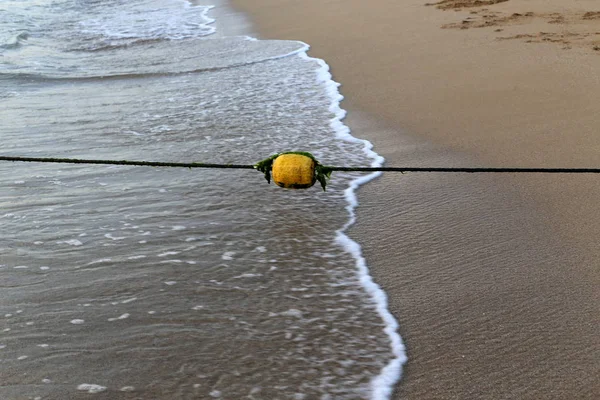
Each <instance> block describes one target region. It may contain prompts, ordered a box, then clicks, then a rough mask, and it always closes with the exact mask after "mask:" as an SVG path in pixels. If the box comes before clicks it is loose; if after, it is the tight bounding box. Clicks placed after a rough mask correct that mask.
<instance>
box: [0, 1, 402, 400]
mask: <svg viewBox="0 0 600 400" xmlns="http://www.w3.org/2000/svg"><path fill="white" fill-rule="evenodd" d="M212 4H216V2H212ZM220 7H222V5H220ZM220 9H222V8H220ZM212 14H213V13H212V10H211V7H210V5H209V4H208V3H207V4H206V5H198V4H195V5H192V4H190V3H188V2H185V1H181V0H133V1H132V0H127V1H125V0H101V1H100V0H87V1H86V0H35V1H33V0H6V1H3V2H2V3H1V4H0V121H1V124H0V140H1V143H2V145H1V151H0V154H1V155H5V156H6V155H11V156H35V157H73V158H95V159H132V160H153V161H174V162H210V163H239V164H253V163H255V162H257V161H260V160H261V159H264V158H266V157H268V156H270V155H271V154H274V153H277V152H281V151H291V150H304V151H311V152H312V153H313V154H314V155H315V156H316V157H317V158H318V159H319V160H320V161H321V162H323V163H324V164H329V165H343V166H350V165H351V166H369V165H379V164H380V163H381V162H382V160H381V158H380V157H378V156H377V155H376V154H375V153H373V152H371V151H370V145H369V144H368V143H367V142H363V141H360V140H357V139H354V138H353V137H352V136H350V134H349V132H348V129H347V128H346V127H345V126H344V125H343V124H342V123H341V119H342V118H343V116H344V112H343V111H342V110H341V109H340V108H339V101H340V100H341V96H340V95H339V93H338V90H337V88H338V85H337V84H336V83H334V82H333V81H332V80H331V76H330V75H329V72H328V68H327V65H326V64H325V63H324V62H323V61H321V60H316V59H312V58H310V57H308V56H307V54H306V51H307V50H308V46H307V45H306V44H304V43H300V42H293V41H274V40H255V39H252V38H250V37H246V36H227V35H225V34H223V33H222V32H221V33H220V32H219V29H218V28H217V27H218V26H219V21H215V17H214V16H213V15H212ZM226 28H227V27H226ZM228 29H229V30H232V31H234V30H235V27H228V28H227V29H224V30H228ZM372 177H373V175H368V176H365V175H364V174H362V175H361V174H356V173H335V174H334V176H333V179H332V180H331V182H330V183H329V185H328V187H327V192H322V191H321V190H320V188H317V187H313V188H311V189H309V190H305V191H290V190H283V189H280V188H277V187H276V186H274V185H272V184H271V185H268V184H267V182H266V181H265V179H264V177H263V176H261V174H260V173H258V172H257V171H252V170H218V169H207V170H199V169H194V170H188V169H175V168H149V167H123V166H103V165H61V164H40V163H27V164H25V163H7V162H3V163H1V164H0V226H1V229H0V398H1V399H6V400H12V399H80V398H81V399H84V398H89V396H90V395H93V396H94V398H98V399H196V398H200V399H212V398H222V399H358V398H364V399H371V398H372V399H385V398H388V397H389V396H390V393H391V390H392V387H393V385H394V384H395V382H396V381H397V379H398V378H399V375H400V369H401V364H402V362H403V361H404V353H403V349H402V344H401V342H400V337H399V336H398V334H397V333H396V322H395V320H394V319H393V317H392V316H391V315H390V314H389V312H388V311H387V310H386V299H385V294H384V293H383V292H382V291H381V290H380V289H379V288H378V286H377V285H376V284H374V283H373V282H372V280H371V278H370V276H369V275H368V269H367V267H366V265H365V261H364V260H363V259H362V257H361V255H360V247H359V245H358V244H357V243H355V242H354V241H352V240H351V239H350V238H348V237H347V236H346V235H345V234H344V230H345V229H346V228H347V227H348V226H349V225H350V224H351V223H353V219H354V217H353V208H354V207H355V206H356V198H355V196H354V189H355V188H356V187H357V186H358V185H359V184H360V183H362V182H365V181H367V180H369V179H371V178H372Z"/></svg>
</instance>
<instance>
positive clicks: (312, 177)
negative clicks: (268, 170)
mask: <svg viewBox="0 0 600 400" xmlns="http://www.w3.org/2000/svg"><path fill="white" fill-rule="evenodd" d="M315 167H316V164H315V161H314V160H313V159H312V158H310V157H307V156H304V155H301V154H281V155H280V156H278V157H277V158H276V159H275V161H274V162H273V181H274V182H275V184H277V186H281V187H283V188H288V189H306V188H309V187H311V186H312V185H314V184H315V182H316V180H317V175H316V174H315Z"/></svg>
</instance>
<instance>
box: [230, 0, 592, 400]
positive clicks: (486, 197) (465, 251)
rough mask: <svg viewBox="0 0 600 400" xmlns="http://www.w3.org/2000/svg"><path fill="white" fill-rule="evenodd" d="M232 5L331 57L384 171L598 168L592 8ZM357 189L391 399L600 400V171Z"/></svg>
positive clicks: (356, 231) (267, 33) (265, 1)
mask: <svg viewBox="0 0 600 400" xmlns="http://www.w3.org/2000/svg"><path fill="white" fill-rule="evenodd" d="M233 3H234V5H235V6H236V7H238V8H239V9H240V10H242V11H245V12H247V13H248V14H249V15H250V17H251V19H252V20H253V22H254V23H255V24H256V27H257V29H258V31H259V33H260V34H261V35H262V37H264V38H275V39H295V40H302V41H305V42H307V43H309V44H310V45H311V52H310V54H311V55H312V56H315V57H319V58H323V59H325V60H326V61H327V63H328V64H329V65H330V66H331V68H332V73H333V75H334V79H335V80H337V81H339V82H341V83H342V85H343V86H342V88H341V91H342V94H343V95H344V96H345V97H346V100H345V101H344V104H343V107H344V108H346V109H347V110H349V116H348V118H347V120H346V123H347V124H348V125H349V126H350V128H351V129H352V130H353V133H354V135H355V136H358V137H361V138H366V139H369V140H371V141H372V142H373V144H374V145H375V150H376V151H377V152H378V153H380V154H382V155H383V156H384V157H385V158H386V160H387V164H388V165H393V166H405V165H414V166H424V165H436V166H443V165H453V166H457V165H468V166H475V165H477V166H479V165H487V166H545V167H600V2H598V1H591V0H587V1H586V0H581V1H576V0H528V1H524V0H523V1H519V0H508V1H506V0H504V1H502V0H490V1H485V0H444V1H442V2H440V3H439V4H437V5H429V6H426V5H425V4H426V2H425V1H423V0H403V1H398V0H370V1H364V0H295V1H292V0H252V1H250V0H234V1H233ZM334 179H335V177H334ZM359 197H360V198H359V200H360V203H361V206H360V207H359V209H358V224H357V225H356V226H355V227H354V228H353V229H352V231H351V232H350V233H351V236H353V237H354V238H356V239H357V240H358V241H359V243H361V245H362V246H363V251H364V254H365V256H366V259H367V262H368V264H369V265H370V267H371V270H372V274H373V276H374V278H375V280H376V281H377V282H378V283H379V284H380V285H381V286H382V287H383V288H384V289H385V290H386V292H387V293H388V295H389V301H390V309H391V311H392V312H393V314H394V315H395V316H396V318H397V319H398V321H399V323H400V334H401V335H402V337H403V339H404V341H405V344H406V346H407V351H408V356H409V361H408V363H407V364H406V365H405V371H404V375H403V377H402V380H401V382H400V384H399V385H398V388H397V390H396V393H395V395H394V398H403V399H596V398H599V397H598V396H600V395H599V394H600V378H599V377H600V335H599V334H598V332H599V331H600V329H599V328H600V243H599V242H600V240H599V238H600V211H599V207H598V204H599V201H598V199H600V177H599V176H541V175H519V176H516V175H502V176H498V175H496V176H491V175H485V176H484V175H446V176H441V175H439V174H438V175H435V174H428V175H426V174H406V175H399V174H398V175H394V174H385V175H384V176H382V177H381V178H380V179H378V180H377V181H375V182H373V183H370V184H368V185H366V186H365V187H363V188H362V189H361V190H360V192H359Z"/></svg>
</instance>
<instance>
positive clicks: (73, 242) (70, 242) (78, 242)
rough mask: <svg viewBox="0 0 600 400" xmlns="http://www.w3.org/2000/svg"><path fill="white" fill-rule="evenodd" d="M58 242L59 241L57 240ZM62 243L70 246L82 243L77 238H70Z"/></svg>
mask: <svg viewBox="0 0 600 400" xmlns="http://www.w3.org/2000/svg"><path fill="white" fill-rule="evenodd" d="M59 243H60V242H59ZM64 243H66V244H70V245H71V246H81V245H83V243H81V242H80V241H79V240H77V239H71V240H65V241H64Z"/></svg>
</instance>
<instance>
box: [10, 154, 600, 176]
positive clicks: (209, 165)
mask: <svg viewBox="0 0 600 400" xmlns="http://www.w3.org/2000/svg"><path fill="white" fill-rule="evenodd" d="M0 161H13V162H40V163H61V164H104V165H129V166H143V167H174V168H226V169H256V166H255V165H250V164H212V163H176V162H159V161H130V160H91V159H77V158H44V157H9V156H0ZM326 168H327V169H328V170H330V171H338V172H402V173H404V172H450V173H456V172H466V173H545V174H600V168H478V167H475V168H470V167H466V168H465V167H334V166H326Z"/></svg>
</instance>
